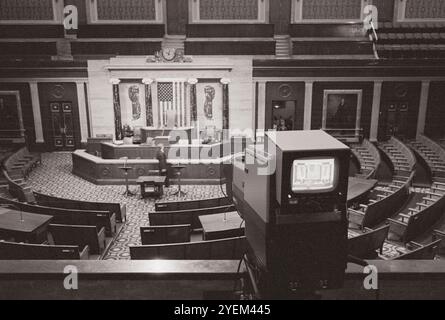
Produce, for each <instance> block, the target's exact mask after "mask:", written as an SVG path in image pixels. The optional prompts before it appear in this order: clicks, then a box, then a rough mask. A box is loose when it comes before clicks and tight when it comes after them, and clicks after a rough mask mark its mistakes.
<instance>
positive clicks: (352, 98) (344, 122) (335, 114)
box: [322, 90, 363, 131]
mask: <svg viewBox="0 0 445 320" xmlns="http://www.w3.org/2000/svg"><path fill="white" fill-rule="evenodd" d="M362 96H363V92H362V90H325V91H324V98H323V120H322V129H324V130H347V131H359V130H360V119H361V111H362Z"/></svg>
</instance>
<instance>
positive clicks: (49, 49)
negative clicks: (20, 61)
mask: <svg viewBox="0 0 445 320" xmlns="http://www.w3.org/2000/svg"><path fill="white" fill-rule="evenodd" d="M0 55H2V56H3V55H7V56H14V55H16V56H28V55H57V47H56V43H55V42H27V43H25V42H4V43H0Z"/></svg>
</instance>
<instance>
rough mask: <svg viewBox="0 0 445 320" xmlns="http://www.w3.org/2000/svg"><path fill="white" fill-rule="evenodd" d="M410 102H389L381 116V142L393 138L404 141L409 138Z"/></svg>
mask: <svg viewBox="0 0 445 320" xmlns="http://www.w3.org/2000/svg"><path fill="white" fill-rule="evenodd" d="M408 111H409V103H408V101H389V102H388V103H387V104H386V106H385V107H384V110H383V112H382V113H381V114H380V116H381V118H382V120H381V125H382V127H381V130H379V140H387V139H389V137H391V136H396V137H398V138H401V139H404V138H407V137H408V136H409V131H410V128H409V126H410V123H409V119H408Z"/></svg>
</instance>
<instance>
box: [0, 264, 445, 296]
mask: <svg viewBox="0 0 445 320" xmlns="http://www.w3.org/2000/svg"><path fill="white" fill-rule="evenodd" d="M368 263H369V264H370V265H373V266H374V267H375V268H376V269H377V270H378V287H379V295H376V292H375V291H374V290H366V289H365V288H364V285H363V284H364V283H365V281H364V280H365V278H366V277H368V275H369V274H368V273H364V272H363V267H359V266H356V265H348V268H347V270H346V277H345V283H344V287H343V288H342V289H338V290H328V291H324V290H322V291H320V294H321V298H322V299H326V300H339V299H340V300H341V299H345V300H362V299H370V300H374V299H381V300H386V299H397V300H410V299H443V298H444V297H445V261H442V260H438V261H434V262H432V261H381V260H370V261H368ZM238 265H239V261H235V260H233V261H221V260H218V261H180V260H176V261H172V260H163V261H160V260H157V261H113V262H110V261H48V262H45V261H0V299H76V300H77V299H87V300H97V299H113V300H124V299H125V300H126V299H129V300H130V299H138V300H139V299H145V300H168V299H177V300H184V299H192V300H193V299H196V300H200V299H202V298H203V295H204V292H209V291H213V292H214V291H232V290H233V284H234V281H235V280H240V279H242V278H244V279H247V276H246V274H245V272H244V271H243V270H241V272H238V271H237V269H238ZM67 266H71V269H72V270H76V271H77V273H78V275H79V278H80V279H82V281H81V282H79V287H78V290H66V289H65V288H64V286H63V280H64V279H65V278H66V276H67V274H66V273H64V270H65V268H66V267H67ZM159 288H162V290H159Z"/></svg>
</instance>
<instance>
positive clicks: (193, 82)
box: [187, 78, 198, 85]
mask: <svg viewBox="0 0 445 320" xmlns="http://www.w3.org/2000/svg"><path fill="white" fill-rule="evenodd" d="M187 83H188V84H191V85H194V84H197V83H198V79H196V78H190V79H188V80H187Z"/></svg>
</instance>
